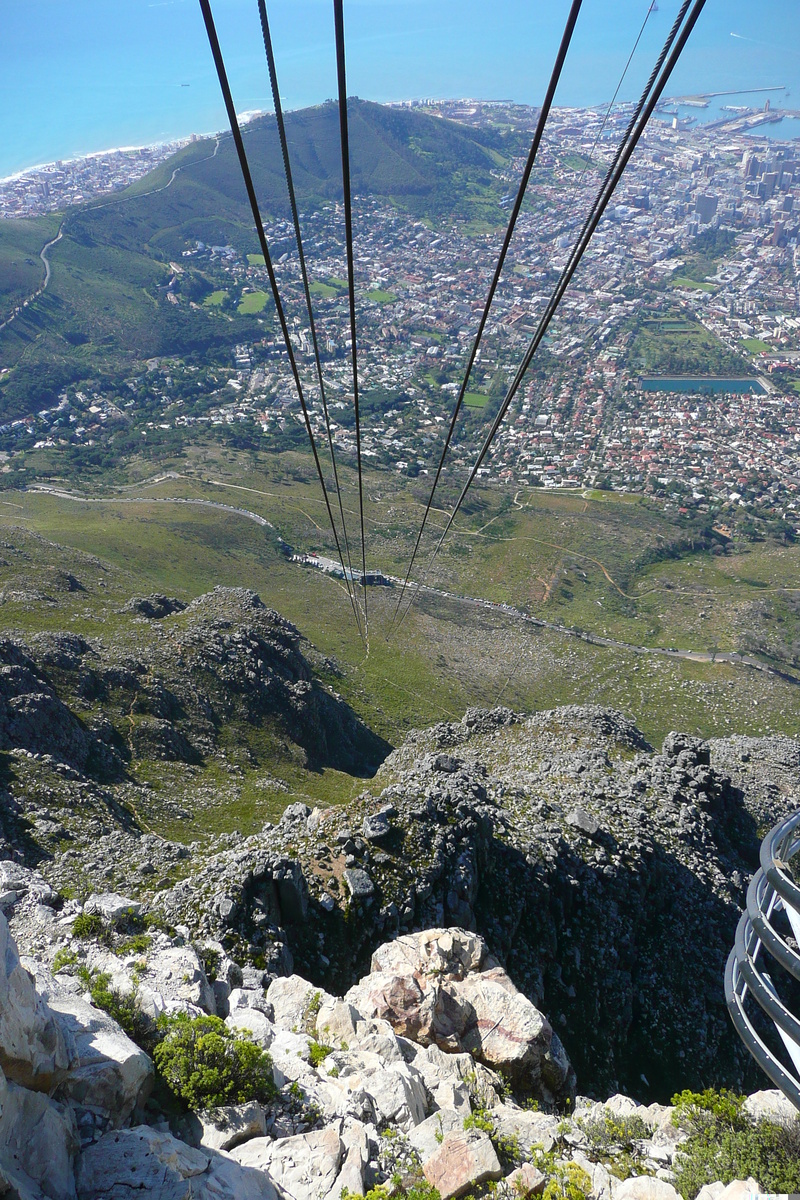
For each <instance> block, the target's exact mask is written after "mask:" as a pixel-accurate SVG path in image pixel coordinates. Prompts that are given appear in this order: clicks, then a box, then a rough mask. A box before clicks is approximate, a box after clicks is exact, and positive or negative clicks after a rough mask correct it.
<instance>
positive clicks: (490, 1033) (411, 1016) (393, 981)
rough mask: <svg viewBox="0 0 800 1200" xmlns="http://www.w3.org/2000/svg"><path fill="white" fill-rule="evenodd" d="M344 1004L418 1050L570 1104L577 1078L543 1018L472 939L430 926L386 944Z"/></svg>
mask: <svg viewBox="0 0 800 1200" xmlns="http://www.w3.org/2000/svg"><path fill="white" fill-rule="evenodd" d="M371 966H372V971H371V973H370V974H369V975H368V976H366V977H365V978H364V979H362V980H361V981H360V982H359V983H357V984H356V985H355V987H352V988H351V989H350V991H349V992H348V993H347V995H346V996H345V1002H346V1003H347V1004H349V1005H350V1006H351V1008H353V1009H355V1010H356V1011H357V1012H358V1013H359V1014H361V1016H363V1017H366V1018H379V1019H383V1020H386V1021H388V1022H389V1024H390V1025H391V1026H392V1028H393V1029H394V1031H395V1032H396V1033H397V1034H400V1035H401V1036H403V1037H405V1038H409V1039H411V1040H412V1041H414V1042H418V1043H420V1044H421V1045H423V1046H428V1045H431V1044H435V1045H437V1046H439V1047H440V1048H441V1049H442V1050H445V1051H447V1052H451V1053H459V1052H464V1051H466V1052H468V1053H470V1054H472V1055H473V1057H474V1058H475V1059H477V1061H478V1062H481V1063H484V1064H485V1065H486V1066H489V1067H492V1068H494V1069H495V1070H498V1071H501V1072H502V1073H503V1074H504V1075H506V1076H507V1077H508V1078H510V1079H511V1080H512V1081H513V1083H514V1085H515V1086H516V1087H517V1088H519V1089H520V1090H522V1091H525V1092H529V1093H531V1094H533V1095H534V1096H536V1097H538V1098H539V1099H542V1100H544V1101H546V1102H548V1103H553V1102H560V1101H564V1100H566V1099H571V1098H572V1096H573V1094H574V1088H575V1074H574V1072H573V1070H572V1067H571V1066H570V1063H569V1060H568V1058H567V1055H566V1052H565V1051H564V1048H563V1046H562V1045H561V1042H560V1041H559V1039H558V1038H557V1037H556V1036H555V1035H554V1033H553V1030H552V1028H551V1026H550V1023H549V1021H548V1020H547V1018H546V1017H545V1016H544V1015H543V1014H542V1013H540V1012H539V1010H538V1009H537V1008H536V1007H535V1006H534V1005H533V1004H532V1003H531V1001H530V1000H529V999H528V998H527V996H524V995H523V994H522V993H521V992H519V991H518V990H517V988H516V987H515V986H514V984H513V983H512V982H511V979H510V978H509V977H508V975H507V974H506V972H505V971H504V970H503V969H502V967H500V966H499V965H498V963H497V961H496V960H495V959H493V958H492V957H491V955H489V954H488V952H487V950H486V945H485V943H484V941H483V939H482V938H480V937H479V936H478V935H477V934H474V933H469V932H468V931H465V930H461V929H429V930H426V931H424V932H423V933H415V934H409V935H407V936H404V937H399V938H397V939H396V940H395V941H394V942H389V943H386V944H385V945H383V946H381V947H380V948H379V949H378V950H376V951H375V953H374V955H373V956H372V964H371Z"/></svg>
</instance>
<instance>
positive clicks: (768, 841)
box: [725, 812, 800, 1109]
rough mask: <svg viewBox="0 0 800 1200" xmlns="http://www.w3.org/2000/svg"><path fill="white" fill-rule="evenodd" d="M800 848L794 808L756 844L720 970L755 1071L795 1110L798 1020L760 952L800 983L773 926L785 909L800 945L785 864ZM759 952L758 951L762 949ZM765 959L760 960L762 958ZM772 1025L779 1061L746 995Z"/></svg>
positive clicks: (792, 955)
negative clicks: (782, 1054) (755, 864)
mask: <svg viewBox="0 0 800 1200" xmlns="http://www.w3.org/2000/svg"><path fill="white" fill-rule="evenodd" d="M798 852H800V812H798V813H795V815H794V816H793V817H789V819H788V820H786V821H782V822H781V824H780V825H776V826H775V828H774V829H773V830H772V832H771V833H769V834H767V836H766V837H765V838H764V841H763V842H762V843H761V856H760V857H761V867H760V869H759V870H758V871H757V872H756V874H755V875H754V876H753V879H752V881H751V883H750V887H749V888H748V889H747V909H746V911H745V912H744V913H743V914H742V917H741V920H740V921H739V925H738V928H737V930H736V943H735V945H734V948H733V950H731V953H730V955H729V957H728V963H727V966H726V968H725V1001H726V1003H727V1005H728V1011H729V1013H730V1015H731V1019H732V1021H733V1024H734V1026H735V1027H736V1031H737V1033H738V1034H739V1036H740V1037H741V1039H742V1041H743V1042H744V1044H745V1046H746V1047H747V1049H748V1050H749V1051H750V1053H751V1054H752V1056H753V1058H754V1059H755V1060H756V1062H757V1063H758V1065H759V1066H760V1067H761V1069H762V1070H763V1071H764V1072H765V1074H766V1075H768V1076H769V1078H770V1079H771V1080H772V1082H773V1083H774V1084H775V1086H776V1087H779V1088H780V1089H781V1091H782V1092H783V1093H784V1095H785V1096H787V1097H788V1098H789V1100H791V1102H792V1104H794V1106H795V1107H796V1108H797V1109H800V1019H798V1017H796V1016H795V1015H794V1013H792V1012H790V1010H789V1009H788V1008H787V1007H786V1005H785V1004H784V1002H783V1000H782V999H781V997H780V995H779V993H778V989H777V988H776V986H775V984H774V983H773V981H772V979H771V978H770V976H769V974H767V971H766V970H765V967H769V966H770V965H771V964H770V962H769V959H767V958H766V956H769V958H771V959H772V960H773V961H774V962H775V963H777V964H779V966H780V967H782V968H783V970H784V971H786V972H788V974H789V975H790V976H792V977H793V978H794V979H796V980H798V981H800V954H798V952H797V950H795V949H794V947H793V946H790V945H789V943H788V942H787V940H786V938H785V937H784V936H783V934H781V933H780V932H778V930H777V929H776V928H775V919H776V917H777V916H778V914H780V913H781V912H783V913H785V915H786V917H787V919H788V922H789V926H790V928H791V931H792V934H793V940H794V941H796V942H797V943H798V944H800V887H798V885H797V884H796V883H795V882H794V881H793V880H792V879H791V878H790V876H789V872H788V863H789V861H790V860H791V859H792V858H793V857H794V855H795V854H797V853H798ZM762 951H763V953H762ZM765 959H766V961H765ZM748 996H749V997H751V999H752V1000H753V1001H755V1003H756V1004H757V1005H758V1006H759V1007H760V1008H761V1009H762V1010H763V1012H764V1013H766V1015H767V1016H768V1017H769V1019H770V1020H771V1021H772V1023H773V1024H774V1026H775V1028H776V1030H777V1032H778V1034H779V1036H780V1038H781V1041H782V1042H783V1045H784V1047H785V1049H786V1056H787V1059H788V1063H791V1065H788V1063H787V1062H781V1060H780V1059H779V1058H778V1057H777V1055H776V1054H775V1053H774V1052H773V1051H772V1050H771V1049H770V1047H769V1046H767V1044H766V1043H765V1042H764V1040H763V1038H762V1037H761V1036H760V1035H759V1033H758V1032H757V1031H756V1029H755V1028H754V1025H753V1022H752V1020H751V1019H750V1017H749V1016H748V1014H747V1010H746V1007H745V1004H746V1000H747V998H748Z"/></svg>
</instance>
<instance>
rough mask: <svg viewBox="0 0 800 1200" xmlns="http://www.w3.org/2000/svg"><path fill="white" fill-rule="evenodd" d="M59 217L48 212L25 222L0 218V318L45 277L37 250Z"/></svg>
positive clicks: (40, 247)
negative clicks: (44, 215)
mask: <svg viewBox="0 0 800 1200" xmlns="http://www.w3.org/2000/svg"><path fill="white" fill-rule="evenodd" d="M60 223H61V217H60V216H59V215H58V214H57V213H51V214H49V215H48V216H46V217H37V218H35V219H31V220H24V221H0V321H2V320H4V319H5V317H6V316H7V315H8V314H9V313H10V311H11V310H12V309H13V308H14V306H15V305H16V304H19V303H20V302H21V301H22V300H25V299H27V297H28V296H30V295H31V294H32V293H33V292H35V291H36V289H37V288H39V287H41V285H42V281H43V279H44V267H43V265H42V261H41V259H40V258H39V251H40V250H41V249H42V246H44V244H45V242H48V241H49V240H50V238H53V237H55V235H56V233H57V232H58V226H59V225H60Z"/></svg>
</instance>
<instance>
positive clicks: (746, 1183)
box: [719, 1175, 761, 1200]
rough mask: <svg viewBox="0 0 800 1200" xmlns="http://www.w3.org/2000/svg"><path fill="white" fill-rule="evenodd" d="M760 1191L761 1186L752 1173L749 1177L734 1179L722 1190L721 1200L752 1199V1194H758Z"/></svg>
mask: <svg viewBox="0 0 800 1200" xmlns="http://www.w3.org/2000/svg"><path fill="white" fill-rule="evenodd" d="M760 1191H761V1188H760V1187H759V1186H758V1184H757V1183H756V1181H755V1179H753V1176H752V1175H750V1176H749V1177H748V1178H747V1179H734V1180H733V1182H732V1183H729V1184H728V1186H727V1187H726V1188H724V1189H723V1190H722V1191H721V1192H720V1194H719V1200H750V1197H751V1196H755V1195H757V1194H758V1193H759V1192H760Z"/></svg>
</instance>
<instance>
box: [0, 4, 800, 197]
mask: <svg viewBox="0 0 800 1200" xmlns="http://www.w3.org/2000/svg"><path fill="white" fill-rule="evenodd" d="M649 6H650V0H614V2H613V4H612V5H609V4H608V2H607V0H585V2H584V6H583V9H582V11H581V15H580V17H579V20H578V25H577V28H576V33H575V37H574V40H573V46H572V48H571V51H570V55H569V58H568V61H567V66H566V69H565V71H564V75H563V79H562V83H561V86H560V87H559V91H558V95H557V97H556V103H557V104H562V105H574V106H583V105H588V104H597V103H601V102H602V101H604V100H608V99H610V97H611V95H612V93H613V91H614V89H615V87H616V84H617V81H618V79H619V76H620V73H621V71H622V68H623V66H624V64H625V61H626V59H627V57H628V54H629V53H630V49H631V47H632V45H633V42H634V39H635V36H636V33H637V32H638V29H639V27H640V25H641V23H642V20H643V19H644V16H645V14H646V13H647V11H648V8H649ZM677 6H678V4H677V0H658V3H657V5H656V6H655V11H653V12H652V13H651V15H650V17H649V18H648V21H647V25H646V28H645V34H644V36H643V38H642V41H641V44H640V47H639V50H638V52H637V54H636V56H635V58H634V61H633V63H632V65H631V69H630V72H629V74H628V77H627V78H626V81H625V83H624V85H623V88H622V90H621V93H620V96H621V98H622V99H625V98H627V99H632V98H634V97H635V96H637V95H638V93H639V91H640V90H641V86H642V83H643V80H644V79H645V78H646V76H647V74H648V72H649V68H650V65H651V63H652V61H653V59H654V58H655V56H656V54H657V52H658V49H659V48H660V45H661V43H662V41H663V39H664V37H665V35H666V31H667V29H668V28H669V25H670V24H671V22H672V20H673V17H674V14H675V12H676V11H677ZM567 8H568V4H567V0H493V2H492V3H491V4H487V3H486V2H485V0H345V24H346V34H347V47H348V85H349V87H348V90H349V91H350V93H351V94H353V95H359V96H362V97H365V98H367V99H373V100H379V101H389V100H403V99H412V98H414V99H420V98H425V97H433V98H443V97H456V96H458V97H463V96H471V97H475V98H479V99H484V100H516V101H519V102H521V103H527V104H537V103H539V102H540V100H541V97H542V94H543V92H544V89H545V86H546V82H547V78H548V75H549V71H550V68H551V64H552V60H553V57H554V55H555V51H556V47H557V44H558V41H559V39H560V35H561V30H562V28H563V23H564V20H565V17H566V12H567ZM214 12H215V16H216V20H217V24H218V28H219V33H220V40H221V42H222V46H223V50H224V52H225V55H226V61H227V63H228V69H229V73H230V77H231V81H232V86H233V89H234V94H235V99H236V104H237V108H238V110H239V111H245V110H252V109H263V108H269V107H271V105H270V101H269V87H268V81H267V74H266V67H265V63H264V52H263V46H262V42H261V34H260V29H259V25H258V14H257V8H256V3H255V0H216V3H215V4H214ZM269 13H270V20H271V22H272V24H273V40H274V42H275V48H276V54H277V58H278V70H279V78H280V85H281V93H282V97H283V99H284V103H285V105H286V107H287V108H300V107H303V106H305V105H308V104H314V103H318V102H320V101H322V100H325V99H326V98H328V97H330V96H333V95H334V94H335V90H336V82H335V65H334V56H333V18H332V5H331V3H330V0H272V2H271V3H270V4H269ZM0 30H2V37H1V38H0V131H2V136H1V137H0V177H4V176H7V175H9V174H12V173H14V172H17V171H20V170H23V169H25V168H27V167H31V166H34V165H36V164H38V163H44V162H52V161H54V160H55V159H65V158H72V157H75V156H77V155H80V154H86V153H90V152H92V151H97V150H105V149H111V148H112V147H115V146H125V145H144V144H151V143H154V142H158V141H165V140H169V139H172V138H177V137H183V136H187V135H189V134H191V133H204V132H210V131H213V130H217V129H220V128H222V127H223V126H224V124H225V116H224V111H223V107H222V103H221V101H220V98H219V88H218V84H217V81H216V76H215V74H214V70H213V64H212V62H211V57H210V54H209V50H208V45H207V42H206V39H205V30H204V28H203V23H202V19H201V16H200V9H199V5H198V4H197V0H70V3H69V4H65V3H64V0H25V3H20V2H19V0H0ZM798 47H800V4H798V3H797V0H771V2H770V4H769V5H764V4H763V2H762V0H708V3H707V5H706V9H705V10H704V12H703V15H702V16H701V18H700V20H699V22H698V25H697V28H696V30H695V32H694V34H693V35H692V39H691V41H690V43H689V45H688V46H687V49H686V52H685V55H684V58H683V59H682V60H681V62H680V63H679V65H678V68H677V70H676V72H675V75H674V77H673V80H672V81H671V83H670V86H669V88H668V91H669V92H670V93H671V94H673V95H691V94H693V93H697V92H710V91H728V90H740V89H753V88H756V89H757V88H764V87H768V86H772V87H777V86H779V85H780V86H782V87H783V88H788V89H789V92H790V95H789V96H788V97H787V96H786V95H785V93H778V92H774V93H770V96H771V98H772V104H773V106H774V105H775V104H778V103H781V104H783V105H785V106H786V107H789V106H791V105H792V104H795V105H797V107H798V110H800V53H798ZM779 98H780V100H779ZM746 99H747V98H745V99H742V100H739V99H738V98H737V97H729V98H728V100H727V101H719V102H714V103H715V104H716V103H725V102H729V103H732V104H737V103H745V102H746ZM756 99H757V101H758V102H759V103H761V102H762V101H763V99H766V94H764V95H763V96H762V95H761V94H760V93H756ZM687 111H688V110H687ZM715 111H716V110H715V109H713V108H712V109H710V110H703V111H700V110H695V112H694V115H697V116H698V118H700V119H703V120H705V119H710V117H711V116H712V115H714V112H715ZM762 132H764V133H768V134H770V135H772V136H779V137H787V136H793V135H795V134H797V133H800V122H798V121H794V122H792V123H791V125H789V124H787V123H784V126H764V127H763V129H762Z"/></svg>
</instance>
